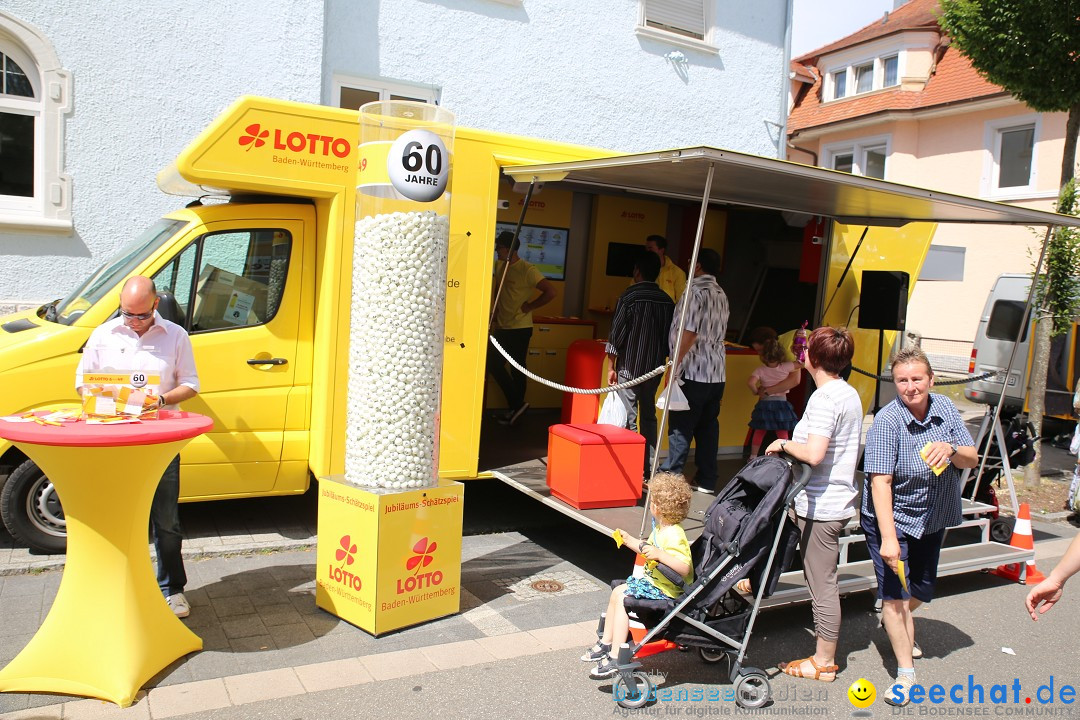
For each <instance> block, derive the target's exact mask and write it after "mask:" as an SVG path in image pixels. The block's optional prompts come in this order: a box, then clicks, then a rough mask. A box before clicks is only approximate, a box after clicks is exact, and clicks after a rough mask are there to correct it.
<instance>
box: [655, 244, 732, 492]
mask: <svg viewBox="0 0 1080 720" xmlns="http://www.w3.org/2000/svg"><path fill="white" fill-rule="evenodd" d="M719 273H720V253H718V252H716V251H715V250H711V249H709V248H705V249H703V250H701V252H699V253H698V261H697V265H695V266H694V279H693V280H691V281H690V284H689V285H688V286H687V288H686V293H685V294H683V296H682V298H681V299H680V300H679V304H678V306H677V307H676V310H675V317H674V319H673V320H672V322H671V332H670V334H669V337H668V342H669V343H670V346H671V353H672V356H674V360H675V361H674V363H673V364H672V374H671V376H672V378H681V379H682V381H683V382H682V391H683V394H684V395H686V401H687V403H689V405H690V409H689V410H683V411H679V412H673V413H671V430H670V431H669V432H668V457H667V461H666V462H665V463H664V467H663V469H664V470H667V471H669V472H675V473H681V472H682V470H683V465H685V464H686V458H687V456H688V455H689V454H690V441H691V440H693V441H694V442H695V444H696V448H697V449H696V451H695V454H694V464H695V465H696V466H697V474H696V475H695V478H694V479H695V481H696V482H697V489H698V490H700V491H701V492H707V493H713V492H716V453H717V451H718V449H719V448H718V445H719V443H720V423H719V421H718V420H717V416H719V415H720V400H721V399H722V398H723V397H724V381H725V380H726V377H727V376H726V372H725V364H726V363H725V360H726V354H725V351H724V336H725V335H726V334H727V324H728V314H729V311H728V299H727V295H726V294H725V293H724V291H723V289H721V287H720V285H719V284H718V283H717V282H716V277H717V275H718V274H719ZM684 305H685V306H686V323H685V325H684V326H683V331H682V341H681V342H680V343H679V345H678V354H677V355H676V352H675V349H676V340H678V339H679V315H680V314H681V313H682V311H683V306H684Z"/></svg>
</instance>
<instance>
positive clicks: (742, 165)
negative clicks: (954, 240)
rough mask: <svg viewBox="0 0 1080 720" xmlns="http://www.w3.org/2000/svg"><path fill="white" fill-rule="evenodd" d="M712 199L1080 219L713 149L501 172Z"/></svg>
mask: <svg viewBox="0 0 1080 720" xmlns="http://www.w3.org/2000/svg"><path fill="white" fill-rule="evenodd" d="M710 164H711V165H714V166H715V168H716V171H715V174H714V176H713V183H712V191H711V192H710V194H709V195H710V201H711V202H713V203H720V204H726V205H742V206H748V207H756V208H767V209H771V210H785V211H790V212H799V213H806V214H808V215H823V216H826V217H831V218H834V219H836V220H838V221H839V222H842V223H845V224H850V225H890V226H899V225H904V224H906V223H909V222H939V223H988V224H1002V225H1041V226H1045V225H1068V226H1072V227H1080V218H1078V217H1072V216H1069V215H1060V214H1058V213H1053V212H1045V211H1042V210H1032V209H1029V208H1023V207H1017V206H1015V205H1006V204H1005V203H997V202H990V201H988V200H979V199H977V198H970V197H964V196H962V195H951V194H949V193H944V192H938V191H936V190H924V189H922V188H916V187H911V186H909V185H899V184H897V183H890V182H885V181H884V180H876V179H874V178H868V177H863V176H860V175H851V174H849V173H843V172H836V171H833V170H826V169H824V168H818V167H810V166H807V165H799V164H797V163H792V162H786V161H783V160H773V159H771V158H765V157H759V156H756V155H746V154H743V153H737V152H732V151H729V150H718V149H716V148H709V147H693V148H683V149H680V150H668V151H665V152H651V153H639V154H634V155H619V156H615V157H608V158H597V159H594V160H578V161H575V162H566V163H550V164H544V165H517V166H512V167H506V168H503V172H505V173H506V174H507V175H509V176H510V177H512V178H513V179H514V180H515V181H516V182H530V181H532V180H534V179H535V180H536V181H538V182H560V183H568V184H571V185H574V186H582V187H583V188H594V189H596V190H601V191H610V192H626V193H634V194H641V195H648V196H663V197H672V198H679V199H684V200H693V201H697V202H701V198H702V193H703V192H704V190H705V178H706V174H707V173H708V168H709V165H710Z"/></svg>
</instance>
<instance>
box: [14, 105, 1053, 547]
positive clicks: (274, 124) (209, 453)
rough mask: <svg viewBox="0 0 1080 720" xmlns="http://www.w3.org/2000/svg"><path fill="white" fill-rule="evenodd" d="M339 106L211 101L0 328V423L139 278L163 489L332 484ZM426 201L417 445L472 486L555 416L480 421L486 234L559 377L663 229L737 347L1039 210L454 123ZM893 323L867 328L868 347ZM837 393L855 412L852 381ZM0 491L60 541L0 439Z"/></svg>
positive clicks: (346, 228)
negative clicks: (431, 439)
mask: <svg viewBox="0 0 1080 720" xmlns="http://www.w3.org/2000/svg"><path fill="white" fill-rule="evenodd" d="M358 117H359V115H358V113H357V112H355V111H349V110H341V109H335V108H329V107H323V106H316V105H306V104H298V103H291V102H284V101H278V100H271V99H264V98H255V97H245V98H241V99H239V100H238V101H236V102H235V103H234V104H233V105H231V106H230V107H229V108H228V109H227V110H225V111H224V112H223V113H222V115H221V116H220V117H219V118H217V119H216V120H215V121H214V122H213V123H212V124H211V125H210V126H209V127H208V128H207V129H206V130H205V131H204V132H203V133H202V134H201V135H199V136H198V137H197V138H195V140H194V141H193V142H192V143H191V144H190V145H189V146H188V147H187V148H186V149H185V150H184V151H183V152H182V153H181V154H180V156H179V157H178V158H177V159H176V161H175V163H174V164H173V165H172V166H170V167H169V168H167V169H165V170H163V171H162V172H160V173H159V175H158V184H159V186H160V187H161V189H162V190H163V191H165V192H167V193H171V194H175V195H179V196H186V197H187V198H189V199H190V202H189V201H184V202H187V204H186V205H183V206H181V207H179V208H178V209H177V210H176V211H175V212H173V213H170V214H168V215H167V216H165V217H164V218H161V219H158V220H156V221H152V222H150V223H149V227H148V229H147V230H146V231H145V232H144V233H143V234H142V235H140V236H139V237H137V238H133V239H132V241H131V243H130V244H128V245H127V246H126V247H125V248H123V249H122V250H121V251H120V252H119V253H118V254H117V255H116V256H115V257H113V258H112V259H110V260H108V261H107V262H106V263H105V264H103V265H102V266H101V267H100V268H97V269H96V270H94V271H93V272H92V273H91V274H90V275H89V276H88V277H87V278H86V280H85V281H84V282H83V283H82V284H81V285H79V286H78V287H77V288H74V289H58V290H63V291H68V293H69V294H67V296H66V297H64V298H63V299H60V300H57V301H55V302H51V303H48V304H46V305H45V306H43V307H41V308H39V309H37V310H36V311H27V312H22V313H18V314H15V315H10V316H8V317H4V318H0V387H2V392H0V415H8V414H14V413H19V412H23V411H26V410H30V409H42V408H55V407H65V406H72V405H74V404H75V403H76V402H77V399H78V398H77V395H76V392H75V388H74V373H75V367H76V365H77V363H78V359H79V353H80V352H81V350H82V347H83V345H84V344H85V342H86V340H87V338H88V337H89V335H90V332H91V331H92V330H93V329H94V328H95V327H97V326H98V325H100V324H101V323H102V322H104V321H106V320H108V319H109V318H110V317H113V316H114V314H115V313H116V312H117V310H118V307H119V291H120V288H121V285H122V284H123V282H124V280H125V279H126V278H127V277H129V276H131V275H135V274H142V275H147V276H150V277H152V278H154V280H155V282H156V284H157V287H158V289H159V291H160V292H162V293H163V299H162V302H161V304H160V311H161V312H162V314H163V315H164V316H166V317H172V318H175V319H176V321H177V322H179V323H181V324H182V325H184V326H185V327H186V328H187V329H188V330H189V332H190V333H191V338H192V343H193V345H194V349H195V359H196V362H197V365H198V369H199V375H200V381H201V385H202V391H201V392H200V394H199V395H198V397H196V398H195V399H194V400H192V401H190V402H187V403H185V404H184V409H186V410H191V411H194V412H198V413H204V414H206V415H209V416H210V417H212V418H213V421H214V429H213V431H212V432H211V433H208V434H206V435H204V436H202V437H199V438H197V439H195V440H193V441H192V442H191V443H190V444H189V445H188V446H187V447H186V448H185V449H184V451H183V455H182V462H183V472H182V476H181V477H182V480H181V494H182V498H183V499H184V500H186V501H195V500H213V499H224V498H242V497H255V496H262V495H291V494H300V493H303V492H305V491H306V490H307V489H308V487H309V485H310V483H311V481H312V478H314V477H321V476H326V475H332V474H339V473H342V472H343V466H344V455H345V448H344V443H345V441H346V432H345V422H346V402H347V400H346V386H347V376H348V364H349V348H348V338H349V323H350V306H351V283H352V265H353V235H354V222H355V219H356V218H355V214H356V210H355V206H356V190H355V185H356V176H357V163H358V160H357V140H358V136H359V123H358ZM541 183H542V185H541ZM530 187H531V188H532V193H531V194H529V195H528V196H527V195H526V191H527V190H528V189H529V188H530ZM450 190H451V193H452V212H451V218H450V249H449V266H448V274H447V278H448V279H447V294H446V330H445V333H446V345H445V354H444V374H443V396H442V423H441V445H440V453H439V469H440V474H441V475H442V476H443V477H445V478H449V479H469V478H476V477H479V476H490V474H491V473H490V471H491V470H493V469H495V468H496V467H497V466H498V465H499V464H501V463H503V462H504V459H503V456H501V455H499V453H505V452H506V451H507V449H508V448H510V449H513V448H515V447H517V448H521V449H522V450H521V452H523V453H525V454H526V455H528V454H529V453H531V454H532V456H533V457H539V456H540V455H543V454H544V448H545V447H546V424H550V423H555V422H559V420H558V412H557V408H558V404H559V403H560V402H561V395H560V394H559V393H557V392H556V393H554V394H553V393H552V392H551V391H547V390H544V389H543V388H539V389H530V393H531V394H532V395H531V397H533V398H534V400H535V402H534V407H535V408H536V412H537V413H538V416H539V417H542V418H544V417H548V416H545V415H543V413H544V412H547V413H549V416H550V423H545V426H544V427H543V428H541V429H538V430H537V431H535V432H533V433H531V434H530V433H528V432H526V431H525V430H524V429H522V428H515V431H516V433H515V434H511V435H499V434H498V428H496V427H495V425H496V424H495V423H489V422H487V419H488V417H489V414H488V413H487V412H486V408H490V407H495V406H496V405H497V404H498V398H497V397H495V396H497V395H498V394H497V393H495V396H493V395H492V394H491V393H485V357H486V355H487V351H488V342H487V335H488V316H489V310H490V303H491V293H492V267H493V259H494V253H493V239H494V237H495V234H496V230H497V229H501V228H502V227H504V226H507V225H508V226H513V225H516V223H517V222H518V221H519V220H520V221H522V222H523V226H522V227H523V230H522V239H523V240H524V241H525V245H523V248H524V249H525V252H535V253H536V256H535V257H532V258H530V257H529V256H528V255H525V257H526V259H530V261H532V262H534V263H536V264H538V265H541V266H543V268H544V272H545V275H547V276H548V277H549V278H550V279H551V281H552V283H553V284H554V285H555V286H556V289H557V291H558V295H557V298H556V300H555V301H554V302H553V303H552V304H551V305H550V306H548V307H547V308H544V312H545V315H546V316H547V317H545V318H542V319H538V320H537V329H538V331H537V332H535V333H534V346H535V350H536V352H532V351H530V352H531V354H530V358H531V359H530V365H531V366H532V367H534V368H538V369H541V374H544V375H547V376H551V377H552V378H553V379H555V380H560V379H561V378H562V368H563V367H564V366H565V361H566V353H567V345H568V344H569V343H568V342H566V341H565V340H566V339H567V338H573V337H583V338H593V337H596V338H600V337H603V336H604V333H605V332H606V328H607V324H608V323H609V322H610V315H611V308H613V307H614V302H615V299H616V298H617V297H618V295H619V293H620V292H621V291H622V290H623V289H625V288H626V287H627V285H628V284H629V282H630V280H629V277H628V275H629V273H628V272H627V261H628V260H627V259H628V258H630V257H632V254H633V253H634V252H637V251H638V250H640V248H641V246H642V245H643V243H644V240H645V237H646V236H647V235H650V234H654V233H655V234H660V235H665V236H666V237H668V243H669V244H668V248H669V253H671V254H672V255H674V256H675V257H676V258H679V259H681V260H683V261H684V262H685V261H686V259H688V258H689V257H690V253H691V250H692V248H693V244H694V242H695V241H697V239H698V237H699V236H700V242H701V244H702V246H706V247H713V248H715V249H717V250H718V251H720V252H721V254H722V256H723V258H724V264H725V267H724V274H723V275H724V276H723V277H721V278H720V281H721V285H723V286H724V287H725V289H726V290H727V293H728V295H729V299H730V302H731V306H732V320H731V339H732V340H733V341H734V342H740V341H742V340H743V338H744V337H745V333H746V332H747V331H748V329H749V328H751V327H753V326H755V325H772V326H774V327H776V328H777V329H778V330H780V331H781V332H783V331H784V330H790V329H791V328H794V327H797V326H798V325H799V324H801V323H802V322H803V321H804V320H805V321H809V322H810V324H811V326H813V325H818V324H824V323H830V324H847V325H850V326H853V327H854V326H856V325H857V324H858V314H859V309H858V305H859V297H860V280H861V277H862V273H863V271H865V270H888V271H901V272H907V273H908V274H909V275H910V277H911V279H912V283H911V286H914V282H913V281H914V279H915V278H917V277H918V273H919V269H920V267H921V265H922V262H923V259H924V257H925V255H926V251H927V248H928V246H929V244H930V240H931V237H932V235H933V231H934V228H935V224H934V223H936V222H940V221H945V222H997V223H1016V224H1047V223H1050V222H1056V221H1057V217H1058V216H1054V215H1050V214H1047V213H1040V212H1036V211H1031V210H1025V209H1023V208H1014V207H1010V206H1004V205H997V204H995V203H989V202H985V201H979V200H973V199H968V198H959V197H955V196H948V195H943V194H941V193H936V192H929V191H925V190H919V189H916V188H908V187H903V186H898V185H893V184H890V183H885V182H882V181H878V180H873V179H868V178H860V177H856V176H851V175H846V174H842V173H835V172H832V171H828V170H823V169H820V168H810V167H805V166H801V165H795V164H791V163H786V162H781V161H776V160H770V159H766V158H760V157H753V156H748V155H742V154H739V153H731V152H727V151H721V150H716V149H713V148H705V147H702V148H686V149H682V150H670V151H664V152H657V153H645V154H639V155H612V154H611V153H608V152H604V151H601V150H596V149H589V148H584V147H577V146H571V145H565V144H560V143H555V142H550V141H545V140H539V139H533V138H524V137H513V136H508V135H501V134H497V133H492V132H482V131H477V130H470V129H465V128H458V130H457V132H456V139H455V147H454V154H453V168H452V175H451V179H450ZM526 197H529V200H528V207H527V208H525V207H524V205H525V198H526ZM180 205H181V203H178V206H180ZM523 209H525V210H527V212H526V213H524V217H522V211H523ZM702 216H703V217H704V220H703V222H701V223H699V218H701V217H702ZM527 233H531V235H530V234H527ZM556 238H558V239H559V241H560V243H561V244H562V247H561V248H559V245H558V244H556V243H555V240H556ZM545 248H546V249H547V253H545V255H544V256H543V257H540V254H541V253H544V250H545ZM630 262H631V264H632V260H631V261H630ZM894 335H895V333H893V332H888V333H885V335H884V344H885V347H886V348H888V347H890V346H891V343H892V341H893V338H894ZM557 337H561V338H563V340H562V341H557V340H556V338H557ZM856 337H857V346H858V350H857V355H856V360H855V365H856V366H857V367H860V368H874V367H875V366H876V363H877V354H878V353H877V348H878V342H879V334H878V331H877V330H865V331H864V330H859V331H857V332H856ZM886 354H887V351H886ZM756 365H757V359H756V356H753V355H752V354H747V353H745V352H740V351H739V350H738V348H735V347H733V349H732V354H731V359H730V360H729V366H728V367H729V370H728V372H729V377H728V384H729V386H730V389H729V391H728V396H727V397H725V405H724V408H723V410H722V413H721V424H722V428H723V430H722V437H721V446H723V447H725V448H728V449H738V448H740V447H741V445H742V438H743V436H744V434H745V429H746V420H747V418H748V417H749V412H750V408H751V406H752V404H753V396H751V395H750V394H749V393H748V392H746V393H742V392H739V391H740V390H741V385H742V384H743V383H744V380H745V377H746V376H747V374H748V373H749V371H750V370H751V369H752V368H753V367H755V366H756ZM853 384H855V386H856V387H857V388H858V389H859V390H860V392H861V393H862V396H863V399H864V403H865V404H866V405H867V407H869V406H870V405H871V404H872V403H871V395H872V393H873V387H874V383H873V381H872V380H870V379H868V378H865V377H863V376H855V377H854V378H853ZM487 458H491V459H490V460H489V459H487ZM0 483H2V491H0V499H2V504H0V510H2V516H3V521H4V524H5V525H6V527H7V528H8V530H9V531H10V532H11V533H12V535H14V536H15V537H16V538H17V539H18V540H19V541H21V542H24V543H26V544H28V545H29V546H30V547H32V548H34V549H37V550H42V551H52V552H56V551H59V550H61V549H62V548H63V547H64V543H65V521H64V515H63V509H62V506H61V498H59V497H57V495H56V492H55V490H54V488H53V486H52V484H51V483H50V482H49V479H48V478H47V477H46V476H44V475H43V474H42V473H41V471H40V470H39V469H38V468H37V467H36V466H35V465H34V464H33V463H32V462H31V461H29V460H27V458H26V457H25V456H24V455H22V454H21V453H20V452H19V451H18V450H17V449H16V448H15V447H13V446H12V445H11V444H10V443H8V442H6V441H0Z"/></svg>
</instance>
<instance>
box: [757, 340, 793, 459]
mask: <svg viewBox="0 0 1080 720" xmlns="http://www.w3.org/2000/svg"><path fill="white" fill-rule="evenodd" d="M755 345H757V343H755ZM758 357H760V358H761V367H759V368H758V369H756V370H754V372H753V373H751V374H750V378H749V380H747V385H749V386H750V392H752V393H754V394H755V395H757V396H758V402H757V405H755V406H754V412H753V413H752V414H751V415H750V428H751V429H752V430H753V433H754V434H753V436H752V437H751V439H750V457H757V455H758V451H759V450H761V442H762V440H764V439H765V433H766V431H772V432H773V433H775V434H776V437H777V438H779V439H781V440H787V439H789V438H790V437H791V431H792V430H793V429H794V428H795V423H797V422H798V421H799V417H798V415H796V414H795V410H794V409H793V408H792V407H791V403H789V402H788V399H787V394H788V391H787V390H783V391H781V392H778V393H776V394H769V393H768V392H767V389H768V388H770V387H772V386H773V385H776V384H777V383H779V382H780V381H782V380H784V379H786V378H788V377H789V376H790V375H792V374H795V376H796V378H793V379H797V377H798V374H799V368H798V367H797V366H796V365H795V363H793V362H790V361H785V360H784V350H783V348H781V347H780V343H779V342H777V341H776V339H775V338H768V339H766V340H764V341H763V342H762V343H760V348H759V349H758Z"/></svg>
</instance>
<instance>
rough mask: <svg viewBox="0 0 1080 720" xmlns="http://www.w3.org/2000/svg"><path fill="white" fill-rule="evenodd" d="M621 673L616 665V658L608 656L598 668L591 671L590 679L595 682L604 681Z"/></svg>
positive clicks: (598, 664)
mask: <svg viewBox="0 0 1080 720" xmlns="http://www.w3.org/2000/svg"><path fill="white" fill-rule="evenodd" d="M618 673H619V667H618V665H616V664H615V658H613V657H611V656H610V655H608V656H607V657H605V658H604V659H603V660H601V661H600V662H598V663H596V667H594V668H593V669H592V670H590V671H589V677H591V678H592V679H594V680H603V679H604V678H609V677H611V676H612V675H617V674H618Z"/></svg>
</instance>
